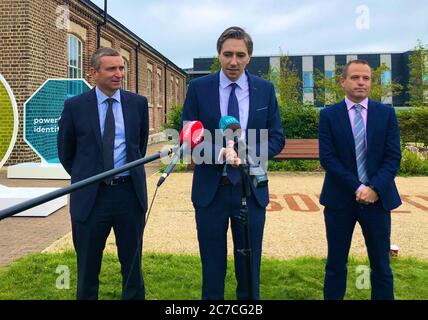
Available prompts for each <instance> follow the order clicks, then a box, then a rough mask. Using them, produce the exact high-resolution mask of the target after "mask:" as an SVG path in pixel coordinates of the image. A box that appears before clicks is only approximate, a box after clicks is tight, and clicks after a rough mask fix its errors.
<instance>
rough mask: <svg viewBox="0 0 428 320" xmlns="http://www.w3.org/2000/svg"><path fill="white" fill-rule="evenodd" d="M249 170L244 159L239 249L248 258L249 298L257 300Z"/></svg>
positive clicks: (239, 146)
mask: <svg viewBox="0 0 428 320" xmlns="http://www.w3.org/2000/svg"><path fill="white" fill-rule="evenodd" d="M238 149H240V150H242V144H240V143H238ZM245 151H246V150H245ZM238 154H240V153H238ZM241 160H242V159H241ZM249 171H250V166H249V165H248V162H247V161H244V162H242V163H241V164H240V165H239V172H240V174H241V209H240V210H239V220H240V221H241V223H242V225H243V227H244V248H243V249H240V250H238V251H239V252H240V253H241V254H242V255H244V256H245V258H246V259H245V260H246V266H247V275H248V279H247V280H248V290H249V300H255V296H254V288H253V274H254V272H253V263H252V261H253V259H252V258H253V254H252V249H251V239H250V223H249V215H248V203H247V200H248V199H249V198H250V196H251V187H250V176H249Z"/></svg>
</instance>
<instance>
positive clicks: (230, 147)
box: [223, 141, 241, 168]
mask: <svg viewBox="0 0 428 320" xmlns="http://www.w3.org/2000/svg"><path fill="white" fill-rule="evenodd" d="M234 147H235V143H234V142H233V141H229V142H228V143H227V145H226V149H225V152H224V153H223V157H224V160H226V163H228V164H230V165H231V166H232V167H235V168H237V167H239V165H240V164H241V159H240V158H239V157H238V154H237V153H236V151H235V148H234Z"/></svg>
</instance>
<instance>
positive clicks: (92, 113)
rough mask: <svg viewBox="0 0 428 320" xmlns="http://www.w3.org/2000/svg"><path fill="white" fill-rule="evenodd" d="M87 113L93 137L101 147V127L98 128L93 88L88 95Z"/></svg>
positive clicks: (96, 102)
mask: <svg viewBox="0 0 428 320" xmlns="http://www.w3.org/2000/svg"><path fill="white" fill-rule="evenodd" d="M88 106H89V107H88V114H89V121H90V123H91V127H92V130H93V131H94V135H95V139H96V140H97V144H98V147H99V148H100V149H102V143H101V129H100V116H99V112H98V101H97V95H96V93H95V88H94V89H92V90H91V91H90V93H89V96H88Z"/></svg>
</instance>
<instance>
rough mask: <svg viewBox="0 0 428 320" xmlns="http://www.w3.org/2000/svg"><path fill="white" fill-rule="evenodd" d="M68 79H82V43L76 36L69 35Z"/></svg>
mask: <svg viewBox="0 0 428 320" xmlns="http://www.w3.org/2000/svg"><path fill="white" fill-rule="evenodd" d="M67 44H68V77H69V78H70V79H76V78H82V41H80V40H79V38H77V37H76V36H75V35H72V34H69V35H68V42H67Z"/></svg>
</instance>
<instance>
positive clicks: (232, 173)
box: [226, 82, 241, 185]
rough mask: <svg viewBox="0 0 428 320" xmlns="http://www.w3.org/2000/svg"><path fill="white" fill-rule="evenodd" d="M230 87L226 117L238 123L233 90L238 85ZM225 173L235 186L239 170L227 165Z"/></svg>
mask: <svg viewBox="0 0 428 320" xmlns="http://www.w3.org/2000/svg"><path fill="white" fill-rule="evenodd" d="M230 86H231V87H232V90H231V91H230V95H229V102H228V104H227V115H229V116H232V117H234V118H236V120H238V121H239V104H238V98H237V97H236V94H235V89H236V87H237V86H238V85H237V84H236V83H234V82H232V83H231V84H230ZM226 172H227V177H228V178H229V180H230V182H232V184H234V185H235V184H237V183H238V182H239V181H240V179H241V174H240V172H239V168H234V167H232V165H230V164H229V165H227V166H226Z"/></svg>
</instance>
